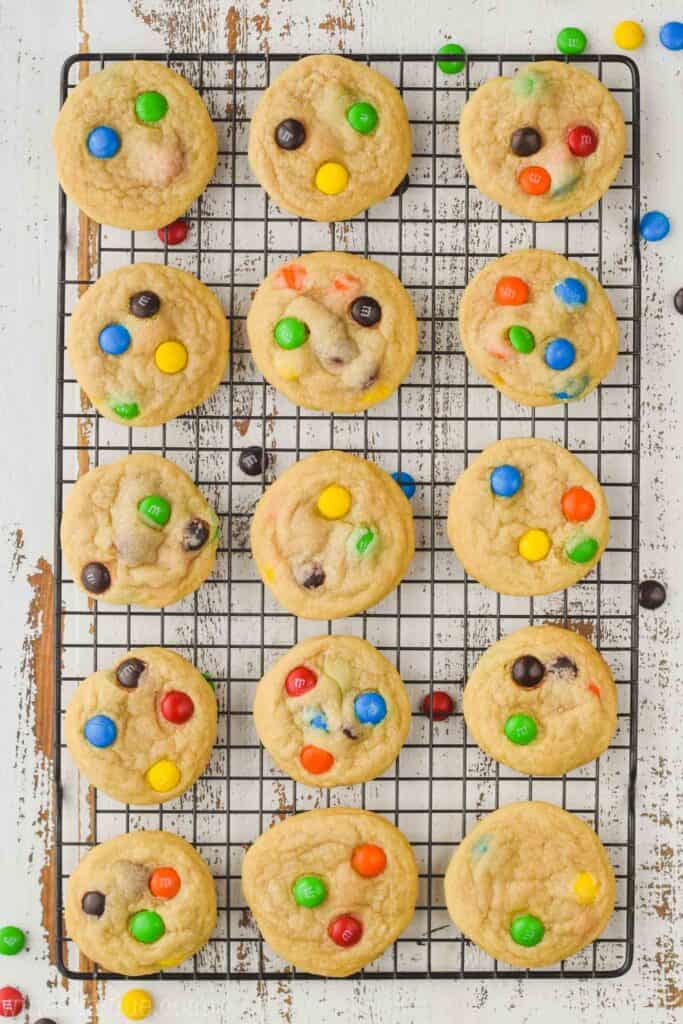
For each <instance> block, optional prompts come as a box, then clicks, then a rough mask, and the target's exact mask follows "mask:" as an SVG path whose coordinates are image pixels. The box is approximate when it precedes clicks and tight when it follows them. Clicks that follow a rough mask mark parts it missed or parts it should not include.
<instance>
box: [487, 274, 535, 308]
mask: <svg viewBox="0 0 683 1024" xmlns="http://www.w3.org/2000/svg"><path fill="white" fill-rule="evenodd" d="M495 298H496V302H497V303H498V305H499V306H523V305H524V303H525V302H528V301H529V285H528V284H527V283H526V281H523V280H522V279H521V277H501V279H500V280H499V282H498V284H497V285H496V291H495Z"/></svg>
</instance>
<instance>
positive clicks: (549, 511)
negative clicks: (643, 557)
mask: <svg viewBox="0 0 683 1024" xmlns="http://www.w3.org/2000/svg"><path fill="white" fill-rule="evenodd" d="M448 539H449V540H450V542H451V544H452V545H453V548H454V550H455V553H456V555H457V556H458V558H459V559H460V561H461V562H462V564H463V566H464V567H465V571H466V572H467V573H469V575H470V576H473V577H474V578H475V580H478V581H479V582H480V583H483V584H484V586H485V587H490V588H491V590H495V591H497V592H498V593H499V594H514V595H517V596H525V597H531V596H533V595H535V594H551V593H552V592H553V591H555V590H564V589H565V587H570V586H571V585H572V584H573V583H576V582H577V581H578V580H580V579H581V578H582V577H583V576H585V575H586V574H587V573H589V572H590V571H591V569H592V568H593V567H594V566H595V564H596V563H597V561H598V560H599V558H600V556H601V555H602V553H603V551H604V550H605V547H606V545H607V541H608V540H609V516H608V512H607V501H606V499H605V495H604V493H603V490H602V488H601V486H600V484H599V483H598V481H597V480H596V479H595V477H594V476H593V474H592V473H591V472H590V471H589V470H588V469H586V467H585V466H584V465H583V463H582V462H580V461H579V459H577V458H576V456H575V455H572V454H571V452H568V451H567V450H566V448H562V447H561V445H559V444H553V442H552V441H545V440H542V439H541V438H537V437H516V438H511V439H509V440H506V441H496V442H495V443H494V444H491V445H489V446H488V448H485V449H484V451H483V452H482V453H481V454H480V455H478V456H477V457H476V458H475V460H474V461H473V462H472V464H471V465H470V466H469V467H468V468H467V469H466V470H465V472H464V473H462V474H461V475H460V477H459V478H458V480H457V481H456V483H455V486H454V487H453V490H452V491H451V496H450V500H449V503H448Z"/></svg>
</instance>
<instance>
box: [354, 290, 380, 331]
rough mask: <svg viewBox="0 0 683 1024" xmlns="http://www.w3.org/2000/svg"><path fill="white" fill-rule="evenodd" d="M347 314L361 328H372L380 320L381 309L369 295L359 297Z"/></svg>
mask: <svg viewBox="0 0 683 1024" xmlns="http://www.w3.org/2000/svg"><path fill="white" fill-rule="evenodd" d="M349 313H350V314H351V316H352V317H353V319H354V320H355V321H356V323H357V324H360V326H361V327H374V326H375V324H378V323H379V322H380V320H381V319H382V307H381V306H380V304H379V302H378V301H377V299H373V298H372V296H370V295H359V296H358V298H357V299H354V300H353V302H352V303H351V305H350V307H349Z"/></svg>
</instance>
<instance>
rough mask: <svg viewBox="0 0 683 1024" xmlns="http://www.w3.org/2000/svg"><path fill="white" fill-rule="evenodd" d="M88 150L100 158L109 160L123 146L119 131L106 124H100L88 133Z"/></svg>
mask: <svg viewBox="0 0 683 1024" xmlns="http://www.w3.org/2000/svg"><path fill="white" fill-rule="evenodd" d="M87 146H88V152H89V153H90V156H94V157H97V159H98V160H109V159H111V157H113V156H116V154H117V153H118V151H119V149H120V148H121V139H120V138H119V133H118V132H115V131H114V129H113V128H110V127H109V126H108V125H106V124H100V125H98V126H97V128H93V130H92V131H91V132H90V134H89V135H88V142H87Z"/></svg>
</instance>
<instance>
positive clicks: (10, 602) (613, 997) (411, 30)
mask: <svg viewBox="0 0 683 1024" xmlns="http://www.w3.org/2000/svg"><path fill="white" fill-rule="evenodd" d="M624 17H639V18H641V19H642V21H643V23H644V25H645V28H646V32H647V41H646V44H645V45H644V46H643V48H642V49H640V50H639V51H637V52H636V53H635V55H634V56H635V57H636V59H637V61H638V63H639V65H640V69H641V76H642V126H643V131H642V152H643V167H642V183H643V209H648V208H655V209H662V210H664V211H666V212H667V213H668V214H669V215H670V217H671V220H672V226H673V227H672V232H671V235H670V237H669V238H668V239H667V240H666V241H664V242H662V243H660V244H659V245H658V246H645V247H644V253H643V255H644V314H645V315H644V332H643V353H644V354H643V390H642V394H643V404H642V495H643V498H642V508H641V515H642V530H641V535H642V547H641V563H642V575H643V576H648V575H655V576H658V577H659V578H661V579H663V580H665V581H666V582H667V584H668V586H669V595H670V596H669V602H668V603H667V605H665V606H664V608H662V609H661V610H660V611H659V612H657V613H651V612H650V613H648V612H644V613H643V614H642V616H641V650H642V656H641V667H640V679H641V682H640V695H641V696H640V740H639V745H640V762H639V781H638V848H637V865H638V874H637V921H636V956H635V963H634V966H633V969H632V970H631V972H630V973H629V974H628V975H627V976H626V977H625V978H623V979H619V980H616V981H603V982H600V981H579V982H576V981H565V982H552V981H549V982H542V981H531V982H528V983H527V982H517V981H502V980H500V981H491V982H417V983H416V982H411V983H394V982H388V981H383V982H379V983H371V982H359V981H351V982H324V981H321V982H317V983H296V984H293V985H290V984H288V983H285V982H280V983H268V984H261V985H256V984H253V983H239V984H237V983H231V984H226V985H223V984H221V985H219V984H209V983H201V984H197V985H181V984H180V983H165V984H163V985H162V984H155V983H152V984H149V985H147V986H146V987H148V988H149V989H150V990H151V991H152V992H153V994H154V996H155V999H156V1003H157V1009H156V1011H155V1015H154V1017H153V1018H152V1019H153V1020H154V1021H159V1022H160V1024H162V1022H170V1021H176V1020H178V1021H181V1020H182V1021H193V1022H194V1021H211V1022H216V1024H223V1022H228V1021H230V1022H232V1021H236V1020H240V1021H246V1022H249V1024H257V1022H266V1021H267V1022H271V1021H285V1022H288V1024H291V1022H297V1021H304V1020H316V1021H319V1022H321V1024H323V1022H326V1021H336V1020H340V1021H354V1022H358V1024H375V1022H378V1021H387V1022H391V1024H408V1022H412V1021H426V1020H431V1019H434V1020H441V1019H451V1018H453V1019H456V1020H464V1021H468V1022H469V1021H477V1022H479V1021H481V1022H489V1021H494V1020H496V1019H497V1018H498V1017H499V1016H500V1015H501V1014H503V1013H504V1014H506V1015H507V1019H508V1020H511V1021H520V1022H521V1021H525V1022H526V1021H529V1022H535V1021H538V1022H541V1021H542V1022H546V1021H547V1020H549V1019H552V1020H553V1021H554V1022H557V1024H565V1022H567V1024H568V1022H570V1021H571V1022H574V1021H577V1020H579V1021H585V1022H593V1021H598V1020H600V1021H608V1022H612V1021H615V1022H616V1021H619V1022H620V1024H624V1022H626V1021H638V1022H639V1024H646V1022H660V1021H669V1020H671V1021H673V1020H674V1019H675V1018H676V1016H677V1010H678V1013H680V1009H681V1006H683V991H682V986H683V981H682V980H681V964H680V955H681V954H680V947H681V934H680V924H678V925H677V924H676V922H677V917H678V918H680V910H678V913H677V893H676V888H675V887H676V880H677V879H676V865H677V857H676V853H675V847H676V829H677V819H676V814H677V809H678V808H679V807H680V775H681V766H682V765H681V748H682V745H681V726H680V721H681V715H680V705H681V697H682V693H681V690H682V687H681V680H680V677H681V668H682V663H683V654H682V652H681V643H680V637H681V628H680V621H681V610H682V609H683V597H682V596H681V593H682V592H681V587H680V583H679V581H680V578H681V575H682V573H683V564H682V562H683V559H682V554H681V553H682V551H683V545H681V541H680V532H681V531H680V521H681V512H682V508H681V504H682V502H681V499H682V497H683V480H682V479H681V469H680V465H681V462H680V449H679V444H680V431H681V418H682V414H681V401H680V395H681V391H682V390H683V370H682V366H683V317H681V316H677V315H676V313H675V312H674V311H673V305H672V296H673V293H674V291H675V290H676V289H677V288H679V287H681V286H683V261H681V251H682V243H681V239H683V193H682V191H681V187H680V175H681V172H680V168H681V166H682V165H683V120H682V118H681V105H682V104H683V73H682V72H683V54H681V53H679V54H673V53H669V52H668V51H666V50H664V49H663V48H662V47H661V46H660V45H659V43H658V41H657V38H656V36H657V30H658V27H659V25H660V24H662V23H663V22H664V21H666V20H669V19H671V18H676V17H678V18H679V19H680V18H681V17H683V11H681V9H680V7H678V9H677V8H676V5H673V4H667V3H663V2H660V0H650V2H649V3H647V4H644V3H640V4H636V5H633V7H632V8H631V9H627V8H625V7H623V6H622V5H621V4H620V3H616V2H614V0H603V3H602V4H600V5H598V4H596V3H594V2H588V0H576V2H574V3H572V4H571V5H570V4H550V3H548V2H547V0H545V2H543V0H497V2H496V0H483V2H477V0H471V2H470V3H467V4H464V3H461V4H459V5H457V6H456V5H455V4H454V3H453V2H449V0H425V2H423V3H422V4H416V3H415V2H414V0H341V2H336V3H335V2H334V0H308V2H304V0H289V2H288V0H239V2H236V3H234V4H228V3H226V0H79V2H77V0H68V2H67V0H61V2H60V0H56V2H48V0H43V2H34V3H27V2H26V0H4V2H3V5H2V17H1V20H0V40H1V42H2V54H3V60H2V66H1V67H0V80H1V83H2V85H1V90H0V104H1V109H2V117H1V120H0V140H1V143H2V165H1V166H2V191H1V194H0V202H1V203H2V214H1V215H0V235H1V244H0V264H1V271H0V281H1V285H0V297H1V304H0V328H1V329H2V340H3V345H2V357H3V358H2V369H1V372H0V394H1V395H2V401H1V402H0V418H1V423H2V432H1V434H0V436H1V437H2V439H3V458H2V465H3V487H2V488H1V489H0V536H1V538H2V544H1V546H0V550H1V551H2V562H3V570H4V571H3V573H2V580H1V582H0V586H1V587H2V608H3V618H2V626H1V627H0V634H1V648H0V649H1V665H2V693H3V700H2V714H1V715H0V749H1V750H2V751H3V756H4V770H3V771H2V776H1V778H0V821H1V822H2V831H3V839H4V842H3V843H2V845H1V846H0V924H4V923H8V922H12V923H16V924H18V925H20V926H22V927H24V928H26V929H27V931H28V934H29V948H28V950H27V951H26V952H24V953H22V954H21V955H20V956H18V957H15V958H12V959H10V958H2V959H1V961H0V986H1V985H5V984H13V985H16V986H17V987H19V988H20V989H22V990H23V991H24V992H26V993H28V995H29V998H30V1010H29V1011H28V1012H27V1013H25V1014H24V1017H23V1018H20V1019H24V1020H35V1019H36V1018H38V1017H41V1016H49V1017H52V1018H54V1019H55V1020H56V1021H57V1022H58V1024H76V1022H84V1021H89V1022H91V1024H95V1022H97V1021H100V1022H107V1024H109V1022H113V1021H116V1020H119V1019H122V1017H121V1015H120V1012H119V1010H118V1002H119V999H120V997H121V994H122V992H123V991H125V990H126V988H128V987H130V985H127V984H125V983H109V984H107V985H106V986H100V987H99V988H98V989H97V990H95V989H94V987H93V986H89V987H86V988H84V987H83V986H82V985H80V984H77V983H74V982H71V983H69V984H67V983H66V982H65V981H64V980H63V979H60V978H59V976H58V974H57V972H56V970H55V968H54V967H53V966H51V965H50V962H49V956H48V942H47V936H46V931H45V927H44V923H43V920H42V916H43V915H42V907H41V891H44V890H45V889H46V886H45V884H44V883H45V880H46V871H47V865H48V859H47V858H48V856H49V849H50V842H51V832H50V813H49V808H50V774H51V766H50V763H49V760H48V758H47V756H46V740H47V739H48V738H49V737H48V736H47V729H46V725H45V722H44V714H45V709H46V707H47V703H48V702H47V701H46V697H47V693H46V691H45V687H46V686H49V654H50V652H49V649H48V644H49V635H47V634H46V633H45V632H44V627H45V626H46V625H47V624H48V622H47V619H48V617H49V614H50V611H49V603H50V594H51V590H50V584H51V563H52V532H53V523H52V490H53V488H52V480H53V394H54V348H55V345H54V336H55V300H56V286H55V279H56V239H57V224H56V212H57V203H56V199H57V186H56V181H55V177H54V168H53V161H52V153H51V148H50V133H51V129H52V123H53V121H54V118H55V115H56V112H57V105H58V74H59V67H60V64H61V62H62V60H63V59H64V57H65V56H66V55H67V54H69V53H71V52H73V51H75V50H78V49H79V47H81V48H83V49H90V50H94V51H98V50H102V49H107V50H136V49H137V50H141V51H142V50H158V49H167V48H172V49H176V50H178V49H205V50H207V51H211V50H214V51H215V50H225V49H226V48H238V49H260V48H264V47H269V48H270V49H271V50H287V51H289V50H291V51H296V52H302V51H308V50H332V51H343V50H353V49H354V48H356V49H366V50H373V51H382V50H386V51H390V50H404V51H407V50H410V51H428V50H431V49H433V48H435V47H437V46H438V45H440V44H441V42H443V41H445V40H446V39H447V38H451V39H453V40H457V41H458V42H460V43H462V44H463V45H464V46H465V47H466V48H468V49H470V50H477V51H479V52H488V51H491V52H505V51H507V52H513V51H515V52H527V51H528V52H533V51H536V52H538V51H546V50H552V49H553V43H554V38H555V35H556V32H557V31H558V29H559V28H561V27H562V26H563V25H564V24H567V23H570V24H575V25H579V26H580V27H582V28H583V29H584V30H585V31H586V32H587V34H588V36H589V41H590V42H589V45H590V48H591V50H592V51H593V52H613V51H614V49H615V48H614V44H613V43H612V40H611V33H612V28H613V26H614V24H615V23H616V22H617V21H619V20H621V19H622V18H624ZM41 638H42V642H41ZM677 794H678V800H677ZM678 813H679V814H680V810H678ZM44 899H45V897H44ZM48 911H49V908H48ZM677 928H678V931H677ZM677 946H678V949H677Z"/></svg>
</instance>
